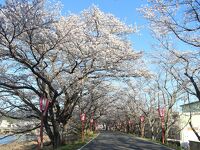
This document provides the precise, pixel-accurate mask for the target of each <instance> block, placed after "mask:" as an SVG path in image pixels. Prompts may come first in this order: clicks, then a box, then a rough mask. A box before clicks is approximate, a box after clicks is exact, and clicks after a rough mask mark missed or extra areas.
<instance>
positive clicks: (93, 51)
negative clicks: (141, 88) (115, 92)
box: [0, 0, 148, 148]
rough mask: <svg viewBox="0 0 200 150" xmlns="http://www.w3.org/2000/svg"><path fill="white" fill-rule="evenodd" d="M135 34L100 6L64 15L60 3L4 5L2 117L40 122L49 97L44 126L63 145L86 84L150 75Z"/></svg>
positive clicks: (18, 0) (0, 13)
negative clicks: (63, 130)
mask: <svg viewBox="0 0 200 150" xmlns="http://www.w3.org/2000/svg"><path fill="white" fill-rule="evenodd" d="M132 33H134V29H133V28H132V27H131V26H127V25H125V24H124V23H122V22H121V21H120V20H118V19H117V18H116V17H114V16H113V15H112V14H105V13H103V12H102V11H100V10H99V8H97V7H95V6H93V7H90V8H89V9H86V10H84V11H82V12H81V13H80V14H70V15H68V16H61V15H60V5H59V4H57V3H56V4H51V5H46V2H45V1H43V0H30V1H28V0H12V1H10V0H7V1H6V2H5V5H2V6H1V7H0V70H1V72H0V92H1V99H0V103H1V106H0V107H1V108H0V113H1V114H2V115H4V116H6V117H10V118H14V119H36V120H40V116H41V111H40V109H39V98H40V97H46V98H47V99H48V100H49V101H50V103H49V107H48V109H47V113H46V115H45V118H44V127H45V130H46V132H47V135H48V136H49V138H50V140H51V142H52V144H53V147H54V148H57V147H59V146H60V144H61V141H62V140H61V137H62V136H61V133H60V129H61V128H62V127H63V126H65V124H67V122H68V120H69V119H70V118H71V116H72V112H73V110H74V108H75V107H76V106H77V104H78V102H79V101H80V100H81V96H82V94H81V93H83V91H84V85H85V84H86V83H88V82H91V81H92V80H94V79H99V80H105V79H110V78H115V77H119V78H120V77H139V76H148V72H147V70H146V69H145V66H144V63H143V62H142V60H141V57H142V53H141V52H135V51H134V50H133V49H132V45H131V43H130V41H129V40H128V38H127V37H128V35H129V34H132ZM138 64H140V65H138ZM38 127H39V126H36V127H33V129H35V128H38ZM30 130H31V129H29V131H30ZM24 132H25V131H24Z"/></svg>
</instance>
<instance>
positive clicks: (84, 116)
mask: <svg viewBox="0 0 200 150" xmlns="http://www.w3.org/2000/svg"><path fill="white" fill-rule="evenodd" d="M80 118H81V121H82V122H84V121H85V120H86V114H85V113H82V114H81V115H80Z"/></svg>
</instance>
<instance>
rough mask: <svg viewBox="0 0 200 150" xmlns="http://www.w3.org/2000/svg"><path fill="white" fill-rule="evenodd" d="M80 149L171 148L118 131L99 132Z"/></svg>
mask: <svg viewBox="0 0 200 150" xmlns="http://www.w3.org/2000/svg"><path fill="white" fill-rule="evenodd" d="M80 150H172V149H170V148H167V147H165V146H162V145H160V144H155V143H152V142H149V141H144V140H141V139H138V138H135V137H133V136H132V135H128V134H124V133H120V132H101V133H100V134H99V135H98V136H97V137H96V138H95V139H94V140H93V141H91V142H90V143H88V144H87V145H85V146H84V147H82V148H81V149H80Z"/></svg>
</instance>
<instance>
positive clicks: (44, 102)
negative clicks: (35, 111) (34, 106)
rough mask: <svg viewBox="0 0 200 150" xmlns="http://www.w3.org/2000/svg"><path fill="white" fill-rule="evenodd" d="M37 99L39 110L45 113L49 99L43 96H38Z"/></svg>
mask: <svg viewBox="0 0 200 150" xmlns="http://www.w3.org/2000/svg"><path fill="white" fill-rule="evenodd" d="M39 101H40V110H41V111H42V112H43V113H44V115H45V114H46V111H47V109H48V106H49V100H48V99H47V98H45V97H40V99H39Z"/></svg>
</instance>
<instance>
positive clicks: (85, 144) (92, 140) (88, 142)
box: [77, 133, 100, 150]
mask: <svg viewBox="0 0 200 150" xmlns="http://www.w3.org/2000/svg"><path fill="white" fill-rule="evenodd" d="M99 134H100V133H98V134H97V136H96V137H94V138H93V139H91V140H90V141H89V142H87V143H86V144H85V145H83V146H82V147H81V148H79V149H77V150H81V149H82V148H84V147H85V146H86V145H88V144H89V143H90V142H92V141H93V140H94V139H96V138H97V137H98V136H99Z"/></svg>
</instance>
